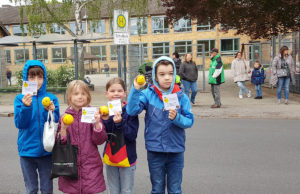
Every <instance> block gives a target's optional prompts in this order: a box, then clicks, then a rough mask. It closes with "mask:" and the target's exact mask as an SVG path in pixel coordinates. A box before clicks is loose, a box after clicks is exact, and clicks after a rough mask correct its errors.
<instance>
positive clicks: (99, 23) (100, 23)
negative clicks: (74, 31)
mask: <svg viewBox="0 0 300 194" xmlns="http://www.w3.org/2000/svg"><path fill="white" fill-rule="evenodd" d="M93 22H95V26H94V27H95V28H94V27H93ZM103 27H104V31H102V29H103ZM93 29H95V32H94V30H93ZM98 29H100V30H98ZM89 33H90V34H92V33H106V24H105V20H104V19H102V20H96V21H89Z"/></svg>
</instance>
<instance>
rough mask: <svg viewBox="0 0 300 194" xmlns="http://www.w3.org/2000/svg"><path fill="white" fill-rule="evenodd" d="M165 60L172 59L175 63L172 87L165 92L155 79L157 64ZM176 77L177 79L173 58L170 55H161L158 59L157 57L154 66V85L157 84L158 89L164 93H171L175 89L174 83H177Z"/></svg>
mask: <svg viewBox="0 0 300 194" xmlns="http://www.w3.org/2000/svg"><path fill="white" fill-rule="evenodd" d="M163 60H166V61H170V62H171V63H172V65H173V70H174V72H173V81H172V84H171V87H170V89H169V90H168V91H166V92H164V91H162V90H161V89H160V87H159V84H158V82H157V81H156V80H155V75H156V72H155V70H156V65H157V64H158V63H159V62H160V61H163ZM175 79H176V66H175V63H174V61H173V59H171V58H170V57H166V56H162V57H159V58H158V59H156V61H155V62H154V64H153V68H152V80H153V85H155V86H156V87H157V89H158V90H159V91H160V92H161V93H162V94H171V93H172V91H173V88H174V84H175Z"/></svg>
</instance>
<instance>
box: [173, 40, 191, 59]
mask: <svg viewBox="0 0 300 194" xmlns="http://www.w3.org/2000/svg"><path fill="white" fill-rule="evenodd" d="M180 42H184V43H185V44H184V45H176V43H180ZM187 42H190V43H191V44H190V45H189V44H187ZM182 46H184V47H185V51H184V52H178V51H176V47H182ZM188 47H191V51H188ZM174 52H177V53H178V54H179V55H181V56H184V55H185V54H186V53H193V41H192V40H180V41H174Z"/></svg>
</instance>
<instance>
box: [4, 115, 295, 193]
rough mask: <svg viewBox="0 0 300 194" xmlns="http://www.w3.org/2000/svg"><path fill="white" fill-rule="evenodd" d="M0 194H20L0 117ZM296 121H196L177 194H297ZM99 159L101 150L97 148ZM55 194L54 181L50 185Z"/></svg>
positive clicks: (145, 183) (8, 126)
mask: <svg viewBox="0 0 300 194" xmlns="http://www.w3.org/2000/svg"><path fill="white" fill-rule="evenodd" d="M0 123H1V126H0V144H1V146H0V154H1V159H0V170H1V171H0V172H1V173H0V194H14V193H25V191H24V182H23V177H22V174H21V169H20V165H19V157H18V153H17V146H16V141H17V129H16V128H15V126H14V123H13V119H12V118H4V117H1V118H0ZM143 123H144V122H143V120H141V127H140V133H139V137H138V145H137V147H138V163H137V171H136V176H135V193H137V194H144V193H150V189H151V185H150V180H149V172H148V167H147V160H146V151H145V148H144V138H143V128H144V127H143V126H144V125H143ZM299 126H300V122H299V121H296V120H254V119H253V120H239V119H235V120H233V119H226V120H221V119H197V120H196V121H195V124H194V127H193V128H192V129H187V138H186V140H187V141H186V152H185V168H184V178H183V184H182V189H183V193H186V194H194V193H195V194H202V193H203V194H225V193H226V194H229V193H230V194H231V193H233V194H246V193H247V194H260V193H261V194H298V193H299V192H300V154H299V152H300V142H299V137H300V128H299ZM99 150H100V152H101V154H102V150H103V147H102V146H101V147H99ZM54 188H55V190H54V193H60V192H59V191H58V190H57V182H56V181H55V183H54Z"/></svg>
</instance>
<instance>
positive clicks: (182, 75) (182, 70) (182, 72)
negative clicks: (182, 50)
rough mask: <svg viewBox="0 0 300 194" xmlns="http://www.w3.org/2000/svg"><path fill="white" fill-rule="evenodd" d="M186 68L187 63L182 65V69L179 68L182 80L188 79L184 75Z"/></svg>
mask: <svg viewBox="0 0 300 194" xmlns="http://www.w3.org/2000/svg"><path fill="white" fill-rule="evenodd" d="M184 66H185V63H182V64H181V65H180V68H179V75H180V77H181V79H185V78H186V76H185V74H184Z"/></svg>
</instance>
